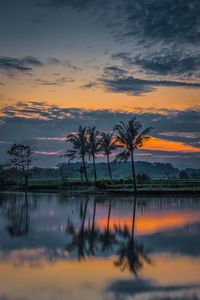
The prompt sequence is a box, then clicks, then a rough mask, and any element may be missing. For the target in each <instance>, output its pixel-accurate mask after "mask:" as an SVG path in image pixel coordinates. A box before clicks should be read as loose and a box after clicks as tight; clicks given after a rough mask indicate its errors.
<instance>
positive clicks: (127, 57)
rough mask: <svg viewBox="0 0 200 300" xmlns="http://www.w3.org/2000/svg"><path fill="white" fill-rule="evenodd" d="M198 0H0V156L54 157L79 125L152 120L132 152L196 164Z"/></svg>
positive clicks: (105, 126)
mask: <svg viewBox="0 0 200 300" xmlns="http://www.w3.org/2000/svg"><path fill="white" fill-rule="evenodd" d="M199 16H200V1H199V0H18V1H13V0H1V1H0V37H1V39H0V160H1V162H2V161H4V160H5V159H6V150H7V149H8V148H9V146H10V144H11V143H13V142H19V141H21V140H22V139H27V138H29V139H30V138H32V139H35V140H36V141H37V148H38V149H37V153H36V156H37V160H36V164H37V165H40V166H55V165H56V164H57V163H59V162H60V158H59V157H60V155H61V154H63V153H64V151H65V149H66V147H67V144H66V143H65V136H66V135H67V134H68V133H69V132H71V131H75V130H76V129H77V127H78V125H79V124H81V125H95V126H96V127H97V128H98V129H100V130H112V128H113V125H115V124H116V122H118V121H119V120H124V121H127V120H128V119H130V117H132V116H137V118H138V120H139V121H141V122H142V123H143V126H144V127H146V126H153V127H154V130H153V131H152V139H151V141H149V142H148V143H147V144H146V145H145V147H144V149H143V150H140V151H139V152H138V155H137V157H136V159H137V160H145V161H150V162H155V161H157V162H158V161H159V162H171V163H173V164H174V165H175V166H178V167H180V168H184V167H190V166H191V167H196V168H197V167H199V166H200V80H199V78H200V51H199V49H200V48H199V46H200V18H199Z"/></svg>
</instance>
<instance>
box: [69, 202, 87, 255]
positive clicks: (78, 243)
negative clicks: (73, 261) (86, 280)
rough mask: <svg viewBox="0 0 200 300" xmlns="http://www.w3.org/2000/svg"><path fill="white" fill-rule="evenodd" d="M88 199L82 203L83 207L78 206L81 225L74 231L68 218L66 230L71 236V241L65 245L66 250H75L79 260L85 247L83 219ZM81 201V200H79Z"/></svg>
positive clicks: (84, 218)
mask: <svg viewBox="0 0 200 300" xmlns="http://www.w3.org/2000/svg"><path fill="white" fill-rule="evenodd" d="M88 201H89V200H88V199H87V201H86V203H85V205H84V208H82V209H81V208H80V219H81V227H80V228H79V229H78V231H76V228H75V226H74V224H73V223H71V222H70V221H69V220H68V224H67V229H66V232H67V233H69V234H70V235H71V236H72V241H71V243H69V244H67V245H66V249H67V251H69V252H71V251H73V250H77V257H78V259H79V260H81V259H84V258H85V252H86V251H85V247H86V238H85V235H86V234H85V230H84V229H85V220H86V213H87V207H88ZM81 203H82V202H81Z"/></svg>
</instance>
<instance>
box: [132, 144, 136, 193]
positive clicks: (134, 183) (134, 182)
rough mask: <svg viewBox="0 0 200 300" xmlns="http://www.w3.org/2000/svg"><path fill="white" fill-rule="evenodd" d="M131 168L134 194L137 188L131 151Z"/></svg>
mask: <svg viewBox="0 0 200 300" xmlns="http://www.w3.org/2000/svg"><path fill="white" fill-rule="evenodd" d="M131 166H132V176H133V187H134V192H135V194H136V192H137V186H136V178H135V165H134V157H133V150H132V151H131Z"/></svg>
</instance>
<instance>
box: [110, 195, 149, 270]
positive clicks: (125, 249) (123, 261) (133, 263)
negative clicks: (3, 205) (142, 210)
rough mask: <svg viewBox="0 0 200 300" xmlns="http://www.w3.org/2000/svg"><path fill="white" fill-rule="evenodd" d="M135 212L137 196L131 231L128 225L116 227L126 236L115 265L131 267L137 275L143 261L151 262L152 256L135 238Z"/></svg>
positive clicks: (122, 235)
mask: <svg viewBox="0 0 200 300" xmlns="http://www.w3.org/2000/svg"><path fill="white" fill-rule="evenodd" d="M135 214H136V196H135V198H134V204H133V215H132V226H131V232H129V230H128V228H127V227H124V229H123V230H122V229H121V228H120V227H115V230H116V233H117V234H118V235H120V236H121V237H123V238H124V241H123V242H122V245H121V247H120V249H119V250H118V260H117V261H115V262H114V264H115V266H117V267H120V269H121V270H122V271H123V270H125V269H127V268H128V269H129V271H130V272H131V273H133V274H134V275H135V276H137V275H138V272H139V271H140V270H141V269H142V267H143V262H144V261H146V262H148V263H150V262H151V261H150V258H149V257H148V256H147V254H146V253H145V250H144V247H143V245H142V244H141V243H138V242H136V240H135V239H134V229H135Z"/></svg>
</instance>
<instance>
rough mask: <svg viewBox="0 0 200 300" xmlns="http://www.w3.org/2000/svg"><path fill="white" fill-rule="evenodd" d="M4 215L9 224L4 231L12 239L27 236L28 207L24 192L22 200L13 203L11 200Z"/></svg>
mask: <svg viewBox="0 0 200 300" xmlns="http://www.w3.org/2000/svg"><path fill="white" fill-rule="evenodd" d="M6 214H7V217H8V219H9V220H10V224H9V225H8V226H7V227H6V229H7V230H8V233H9V234H10V235H11V236H12V237H14V236H22V235H27V234H28V230H29V220H30V216H29V214H30V207H29V204H28V198H27V193H26V192H25V193H24V198H22V199H18V200H17V199H15V200H14V201H12V199H11V201H10V202H9V206H8V207H7V212H6Z"/></svg>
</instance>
